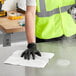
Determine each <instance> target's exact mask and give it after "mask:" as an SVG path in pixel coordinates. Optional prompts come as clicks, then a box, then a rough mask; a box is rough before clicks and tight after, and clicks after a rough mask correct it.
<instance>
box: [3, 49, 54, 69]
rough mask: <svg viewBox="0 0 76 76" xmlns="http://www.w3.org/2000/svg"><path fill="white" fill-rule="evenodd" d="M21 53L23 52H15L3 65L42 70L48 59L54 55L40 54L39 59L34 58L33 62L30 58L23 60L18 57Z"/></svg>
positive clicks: (37, 57)
mask: <svg viewBox="0 0 76 76" xmlns="http://www.w3.org/2000/svg"><path fill="white" fill-rule="evenodd" d="M22 52H23V50H17V51H15V52H14V53H13V54H12V55H11V56H10V57H9V58H8V59H7V60H6V61H5V62H4V63H6V64H12V65H20V66H27V67H34V68H44V67H45V66H46V64H47V63H48V62H49V59H51V58H52V57H53V56H54V53H46V52H41V54H42V56H41V57H39V56H36V58H35V60H33V59H32V57H31V59H30V60H25V59H24V58H23V57H20V56H21V54H22Z"/></svg>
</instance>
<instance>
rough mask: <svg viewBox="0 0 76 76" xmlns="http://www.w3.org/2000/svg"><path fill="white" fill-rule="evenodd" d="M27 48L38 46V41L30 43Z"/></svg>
mask: <svg viewBox="0 0 76 76" xmlns="http://www.w3.org/2000/svg"><path fill="white" fill-rule="evenodd" d="M27 48H36V43H29V44H28V45H27Z"/></svg>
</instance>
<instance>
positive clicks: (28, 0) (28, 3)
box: [26, 0, 36, 6]
mask: <svg viewBox="0 0 76 76" xmlns="http://www.w3.org/2000/svg"><path fill="white" fill-rule="evenodd" d="M26 6H36V0H26Z"/></svg>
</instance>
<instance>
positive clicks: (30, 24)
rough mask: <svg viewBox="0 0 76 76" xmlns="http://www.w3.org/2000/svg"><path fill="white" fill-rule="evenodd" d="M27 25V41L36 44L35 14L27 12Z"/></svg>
mask: <svg viewBox="0 0 76 76" xmlns="http://www.w3.org/2000/svg"><path fill="white" fill-rule="evenodd" d="M25 23H26V26H25V28H26V38H27V41H28V43H32V42H34V43H35V41H36V40H35V12H32V11H26V17H25Z"/></svg>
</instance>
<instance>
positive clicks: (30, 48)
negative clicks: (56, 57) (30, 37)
mask: <svg viewBox="0 0 76 76" xmlns="http://www.w3.org/2000/svg"><path fill="white" fill-rule="evenodd" d="M27 48H28V49H26V50H25V51H24V52H23V53H22V55H21V57H24V59H28V60H29V59H30V55H32V58H33V59H35V55H38V56H41V53H40V52H39V51H38V50H37V47H36V44H35V43H30V44H28V46H27Z"/></svg>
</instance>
